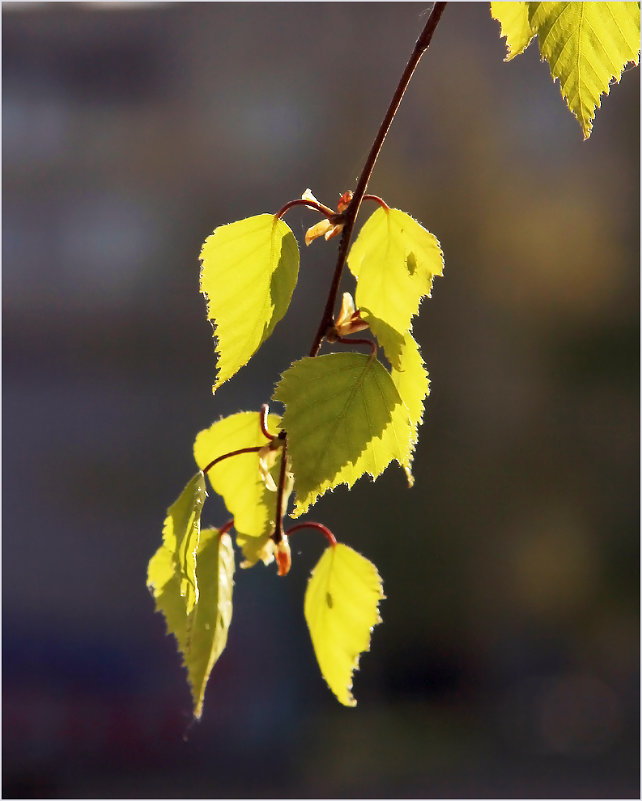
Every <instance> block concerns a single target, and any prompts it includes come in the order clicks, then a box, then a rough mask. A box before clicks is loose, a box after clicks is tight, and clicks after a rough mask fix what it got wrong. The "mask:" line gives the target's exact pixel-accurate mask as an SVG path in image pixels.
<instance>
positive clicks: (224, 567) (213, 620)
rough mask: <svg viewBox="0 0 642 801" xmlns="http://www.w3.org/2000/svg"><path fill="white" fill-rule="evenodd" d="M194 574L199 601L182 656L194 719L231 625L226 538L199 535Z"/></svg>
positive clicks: (207, 532)
mask: <svg viewBox="0 0 642 801" xmlns="http://www.w3.org/2000/svg"><path fill="white" fill-rule="evenodd" d="M196 574H197V577H198V588H199V599H198V603H197V604H196V606H195V608H194V611H193V613H192V615H191V616H190V618H189V620H188V626H187V644H186V649H185V651H184V653H183V657H184V663H185V666H186V667H187V673H188V677H189V682H190V685H191V688H192V698H193V700H194V717H195V718H200V716H201V713H202V711H203V698H204V695H205V687H206V685H207V681H208V679H209V676H210V673H211V672H212V668H213V667H214V665H215V664H216V662H217V660H218V658H219V656H220V655H221V654H222V653H223V650H224V648H225V646H226V644H227V634H228V631H229V628H230V623H231V622H232V589H233V587H234V580H233V577H234V548H233V547H232V540H231V538H230V536H229V534H220V533H219V531H218V529H215V528H209V529H204V530H203V531H202V532H201V540H200V544H199V549H198V556H197V566H196Z"/></svg>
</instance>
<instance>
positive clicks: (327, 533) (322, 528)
mask: <svg viewBox="0 0 642 801" xmlns="http://www.w3.org/2000/svg"><path fill="white" fill-rule="evenodd" d="M302 528H316V529H317V531H320V532H321V533H322V534H323V535H324V537H325V538H326V539H327V541H328V542H329V543H330V545H331V546H332V547H333V548H334V546H335V545H336V544H337V540H336V537H335V536H334V534H333V533H332V532H331V531H330V529H329V528H328V527H327V526H324V525H323V523H313V522H311V521H309V522H306V523H297V524H296V526H292V528H290V529H288V530H287V531H286V532H285V534H286V536H288V537H289V536H290V535H291V534H294V532H295V531H298V530H299V529H302Z"/></svg>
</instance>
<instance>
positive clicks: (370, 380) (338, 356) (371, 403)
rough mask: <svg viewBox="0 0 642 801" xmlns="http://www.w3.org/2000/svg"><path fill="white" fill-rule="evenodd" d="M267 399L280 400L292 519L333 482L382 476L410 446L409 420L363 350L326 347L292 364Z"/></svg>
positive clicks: (392, 387) (377, 365)
mask: <svg viewBox="0 0 642 801" xmlns="http://www.w3.org/2000/svg"><path fill="white" fill-rule="evenodd" d="M274 399H275V400H278V401H281V402H282V403H284V404H285V407H286V408H285V413H284V415H283V426H284V428H285V430H286V431H287V432H288V452H289V454H290V457H291V460H292V472H293V473H294V482H295V489H296V501H297V503H296V508H295V510H294V512H293V513H292V517H299V515H302V514H303V513H304V512H305V511H306V510H307V509H308V507H309V506H310V505H311V504H313V503H314V502H315V501H316V499H317V497H318V496H320V495H323V493H324V492H326V491H327V490H329V489H333V488H334V487H336V486H338V485H339V484H347V485H348V487H351V486H352V485H353V484H354V482H355V481H356V480H357V479H358V478H359V477H360V476H362V475H363V474H364V473H369V474H370V475H371V476H372V477H373V478H377V476H379V475H381V473H382V472H383V471H384V470H385V468H386V467H387V466H388V464H389V463H390V462H391V461H392V460H393V459H396V460H397V461H398V462H399V464H401V465H403V464H405V463H406V461H407V460H408V458H409V451H410V449H411V444H410V440H411V423H410V418H409V415H408V411H407V409H406V407H405V405H404V403H403V402H402V400H401V398H400V397H399V393H398V392H397V389H396V388H395V385H394V383H393V380H392V378H391V377H390V374H389V373H388V371H387V370H386V368H385V367H384V366H383V365H382V364H381V363H380V362H379V361H377V360H376V359H374V358H373V357H369V356H365V355H364V354H362V353H331V354H328V355H325V356H318V357H316V358H309V357H307V358H304V359H301V360H300V361H298V362H295V363H294V364H293V365H292V367H290V368H289V369H288V370H287V371H286V372H285V373H284V374H283V376H282V378H281V381H280V382H279V384H278V385H277V387H276V390H275V393H274Z"/></svg>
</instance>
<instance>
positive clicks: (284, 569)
mask: <svg viewBox="0 0 642 801" xmlns="http://www.w3.org/2000/svg"><path fill="white" fill-rule="evenodd" d="M274 555H275V556H276V566H277V569H278V571H279V576H287V574H288V573H289V572H290V566H291V564H292V554H291V552H290V543H289V542H288V538H287V537H286V536H285V534H284V535H283V539H282V540H281V541H280V542H279V543H278V544H277V546H276V549H275V552H274Z"/></svg>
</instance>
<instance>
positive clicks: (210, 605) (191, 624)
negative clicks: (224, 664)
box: [147, 472, 234, 718]
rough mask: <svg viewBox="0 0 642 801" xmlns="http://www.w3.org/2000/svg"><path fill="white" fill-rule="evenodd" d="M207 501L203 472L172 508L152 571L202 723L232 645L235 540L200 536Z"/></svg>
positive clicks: (208, 533)
mask: <svg viewBox="0 0 642 801" xmlns="http://www.w3.org/2000/svg"><path fill="white" fill-rule="evenodd" d="M204 498H205V480H204V477H203V474H202V473H201V472H199V473H197V474H196V476H194V478H193V479H192V480H191V481H190V482H189V484H188V485H187V486H186V487H185V489H184V490H183V492H182V493H181V495H180V497H179V498H178V500H177V501H176V502H175V503H174V504H172V506H170V508H169V510H168V514H167V518H166V520H165V525H164V527H163V542H162V545H161V546H160V548H159V549H158V550H157V551H156V553H155V554H154V556H153V557H152V558H151V559H150V562H149V566H148V569H147V586H148V587H149V589H150V590H151V592H152V594H153V596H154V599H155V601H156V610H157V611H159V612H162V613H163V615H164V617H165V621H166V624H167V630H168V632H169V633H170V634H173V635H174V637H175V638H176V642H177V645H178V650H179V651H180V652H181V653H182V655H183V664H184V665H185V667H186V668H187V676H188V680H189V683H190V687H191V691H192V698H193V703H194V716H195V717H197V718H198V717H200V716H201V712H202V708H203V696H204V693H205V686H206V684H207V680H208V677H209V675H210V672H211V670H212V667H213V666H214V663H215V662H216V660H217V659H218V657H219V656H220V654H221V653H222V651H223V649H224V648H225V644H226V642H227V632H228V629H229V626H230V621H231V618H232V583H233V582H232V576H233V574H234V552H233V548H232V541H231V539H230V537H229V535H228V534H222V535H221V534H219V532H218V530H216V529H204V530H203V531H201V530H200V518H201V511H202V507H203V501H204Z"/></svg>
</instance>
